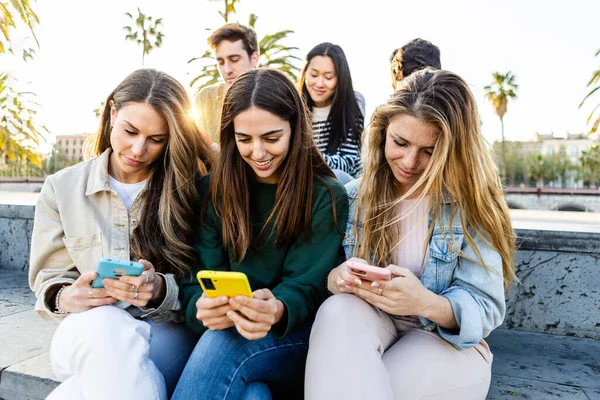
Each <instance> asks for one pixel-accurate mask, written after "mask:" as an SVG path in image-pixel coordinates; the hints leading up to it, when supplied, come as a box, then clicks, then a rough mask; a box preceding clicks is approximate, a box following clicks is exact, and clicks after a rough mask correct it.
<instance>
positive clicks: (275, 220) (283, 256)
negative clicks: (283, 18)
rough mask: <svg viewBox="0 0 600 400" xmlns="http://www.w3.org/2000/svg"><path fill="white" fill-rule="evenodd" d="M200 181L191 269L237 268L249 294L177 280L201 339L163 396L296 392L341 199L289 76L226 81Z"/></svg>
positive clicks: (336, 234) (338, 237) (344, 205)
mask: <svg viewBox="0 0 600 400" xmlns="http://www.w3.org/2000/svg"><path fill="white" fill-rule="evenodd" d="M208 178H210V179H208ZM204 181H205V182H204V183H205V189H204V190H208V195H207V199H209V200H210V202H209V203H208V204H206V205H205V207H204V212H203V215H202V219H201V224H200V228H199V230H198V234H197V241H196V247H197V249H198V253H199V257H200V263H199V265H198V270H201V269H206V270H217V271H238V272H244V273H245V274H246V275H247V276H248V280H249V282H250V285H251V288H252V289H253V298H250V297H244V296H237V297H234V298H228V297H225V296H221V297H216V298H209V297H207V296H206V294H203V292H202V289H201V288H200V286H199V285H198V283H197V282H196V281H195V280H192V281H190V283H189V284H188V285H186V286H185V287H184V289H183V298H182V302H183V306H184V308H185V313H186V322H187V324H188V326H189V327H190V328H192V329H193V330H194V331H196V332H198V333H202V334H203V335H202V337H201V339H200V341H199V342H198V344H197V346H196V348H195V350H194V352H193V353H192V355H191V356H190V359H189V361H188V363H187V365H186V367H185V370H184V372H183V374H182V376H181V379H180V381H179V383H178V385H177V388H176V390H175V394H174V397H173V398H174V399H186V400H187V399H192V398H211V399H225V398H229V399H237V398H253V399H254V398H270V397H271V396H273V397H277V396H286V398H293V397H295V396H299V398H302V388H303V377H304V361H305V358H306V352H307V349H308V336H309V333H310V327H311V325H312V320H313V318H314V314H315V313H316V310H317V308H318V307H319V305H320V304H321V302H322V301H323V300H324V299H325V297H326V295H327V290H326V288H325V278H326V276H327V274H328V273H329V271H330V270H331V269H332V268H333V267H334V266H335V259H336V256H337V254H338V250H339V249H340V246H341V243H342V234H343V228H344V226H345V222H346V219H347V215H348V198H347V194H346V191H345V190H344V187H343V186H342V184H341V183H340V182H339V181H338V180H337V179H335V177H334V174H333V173H332V171H331V169H330V168H329V167H328V166H327V164H326V163H325V162H324V161H323V158H322V157H321V155H320V154H319V151H318V149H317V148H316V146H315V145H314V143H313V141H312V136H311V131H310V119H309V116H308V112H307V110H306V107H305V105H304V103H303V101H302V99H301V98H300V95H299V94H298V92H297V91H296V90H295V88H294V85H293V84H292V83H291V82H290V80H289V78H287V77H286V76H285V75H283V74H282V73H281V72H278V71H276V70H271V69H256V70H252V71H249V72H246V73H244V74H243V75H241V76H240V77H238V79H237V80H236V81H235V82H233V84H232V85H231V87H230V88H229V89H228V91H227V93H226V95H225V100H224V105H223V112H222V117H221V155H220V160H219V162H218V163H217V166H216V168H215V170H214V172H213V173H212V174H211V175H209V177H207V178H206V179H204Z"/></svg>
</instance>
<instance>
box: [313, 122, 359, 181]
mask: <svg viewBox="0 0 600 400" xmlns="http://www.w3.org/2000/svg"><path fill="white" fill-rule="evenodd" d="M363 126H364V118H363V116H362V115H360V116H359V118H358V120H357V121H356V123H355V124H354V127H352V128H351V129H350V130H349V132H348V135H347V136H346V141H345V142H343V143H342V144H341V145H340V147H338V149H337V151H336V152H335V153H334V154H323V157H324V158H325V161H326V162H327V165H329V167H331V169H339V170H341V171H344V172H346V173H347V174H349V175H351V176H353V177H356V176H357V175H358V174H359V173H360V171H361V169H362V162H361V159H360V150H361V149H360V144H361V136H362V131H363Z"/></svg>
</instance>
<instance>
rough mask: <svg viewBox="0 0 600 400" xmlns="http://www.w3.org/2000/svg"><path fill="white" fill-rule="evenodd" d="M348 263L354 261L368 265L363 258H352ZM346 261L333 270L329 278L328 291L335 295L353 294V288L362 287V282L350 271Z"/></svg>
mask: <svg viewBox="0 0 600 400" xmlns="http://www.w3.org/2000/svg"><path fill="white" fill-rule="evenodd" d="M346 261H354V262H358V263H364V264H367V262H366V261H365V260H363V259H362V258H357V257H352V258H351V259H349V260H346ZM346 261H344V262H343V263H341V264H340V265H339V266H337V267H336V268H334V269H332V270H331V272H330V273H329V276H328V278H327V289H328V290H329V291H330V292H331V293H333V294H339V293H352V287H353V286H357V285H360V284H361V283H362V281H361V280H360V279H359V278H358V277H357V276H356V275H354V274H351V273H350V271H348V267H347V266H346Z"/></svg>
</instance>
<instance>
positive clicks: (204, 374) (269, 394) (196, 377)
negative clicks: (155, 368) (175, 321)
mask: <svg viewBox="0 0 600 400" xmlns="http://www.w3.org/2000/svg"><path fill="white" fill-rule="evenodd" d="M312 322H313V321H312V320H310V321H307V322H304V323H302V324H300V325H299V326H297V327H295V328H294V329H292V330H291V332H289V333H288V335H287V336H285V337H284V338H282V339H275V338H273V337H272V336H271V335H269V334H268V335H267V336H265V337H264V338H262V339H258V340H247V339H245V338H244V337H243V336H241V335H240V334H239V333H238V332H237V331H236V330H235V327H232V328H229V329H226V330H222V331H210V330H209V331H206V332H205V333H204V335H202V338H200V341H199V342H198V344H197V345H196V348H195V349H194V352H193V353H192V355H191V356H190V358H189V360H188V362H187V364H186V366H185V369H184V370H183V373H182V374H181V378H180V379H179V383H178V384H177V387H176V388H175V393H174V394H173V399H174V400H177V399H185V400H188V399H214V400H221V399H222V400H225V399H227V400H237V399H248V400H249V399H253V400H257V399H261V400H262V399H271V398H275V399H277V398H285V399H294V398H298V399H302V398H303V397H304V367H305V364H306V354H307V352H308V339H309V336H310V329H311V327H312Z"/></svg>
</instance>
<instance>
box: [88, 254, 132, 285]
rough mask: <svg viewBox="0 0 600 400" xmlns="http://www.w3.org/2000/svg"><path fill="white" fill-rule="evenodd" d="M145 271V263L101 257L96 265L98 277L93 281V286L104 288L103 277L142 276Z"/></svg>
mask: <svg viewBox="0 0 600 400" xmlns="http://www.w3.org/2000/svg"><path fill="white" fill-rule="evenodd" d="M143 271H144V264H142V263H139V262H135V261H129V260H119V259H117V258H101V259H100V261H99V262H98V266H97V267H96V272H97V273H98V277H97V278H96V279H94V281H93V282H92V287H93V288H103V287H104V284H102V279H104V278H111V279H119V277H121V276H125V275H129V276H140V275H141V274H142V272H143Z"/></svg>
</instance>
